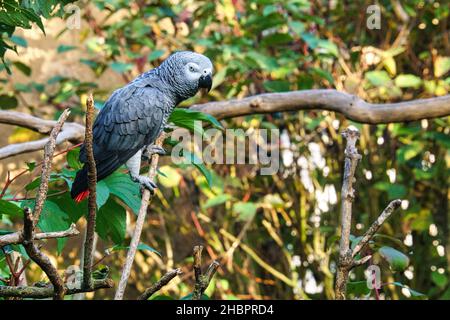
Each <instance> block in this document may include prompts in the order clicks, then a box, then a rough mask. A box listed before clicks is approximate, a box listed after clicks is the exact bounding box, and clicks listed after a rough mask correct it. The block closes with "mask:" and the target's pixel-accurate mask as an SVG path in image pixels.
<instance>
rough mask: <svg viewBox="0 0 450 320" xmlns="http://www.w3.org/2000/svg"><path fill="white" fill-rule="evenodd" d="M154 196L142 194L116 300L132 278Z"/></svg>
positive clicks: (160, 142)
mask: <svg viewBox="0 0 450 320" xmlns="http://www.w3.org/2000/svg"><path fill="white" fill-rule="evenodd" d="M164 139H165V134H164V132H163V133H161V134H160V136H159V137H158V139H156V142H155V145H157V146H160V147H161V146H162V145H163V142H164ZM158 161H159V155H158V154H153V155H152V158H151V163H150V169H149V171H148V177H149V178H150V179H152V180H153V179H155V177H156V169H157V167H158ZM152 198H153V196H152V195H151V194H150V191H148V190H147V189H144V191H143V193H142V200H141V207H140V209H139V213H138V217H137V219H136V225H135V227H134V232H133V236H132V238H131V242H130V248H129V249H128V252H127V258H126V260H125V265H124V267H123V270H122V275H121V277H120V281H119V285H118V287H117V291H116V295H115V297H114V299H115V300H122V299H123V295H124V293H125V288H126V287H127V282H128V278H129V277H130V272H131V267H132V265H133V261H134V257H135V255H136V251H137V247H138V245H139V242H140V239H141V233H142V228H143V226H144V222H145V217H146V216H147V208H148V205H149V204H150V201H151V200H152Z"/></svg>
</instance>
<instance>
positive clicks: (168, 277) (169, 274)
mask: <svg viewBox="0 0 450 320" xmlns="http://www.w3.org/2000/svg"><path fill="white" fill-rule="evenodd" d="M182 273H183V272H181V269H180V268H178V269H174V270H170V271H169V272H167V273H166V274H165V275H164V276H162V278H161V279H159V280H158V282H156V283H155V284H154V285H152V286H151V287H150V288H148V289H146V290H145V291H144V293H143V294H141V295H140V296H139V297H138V300H148V299H149V298H150V297H151V296H152V295H153V294H154V293H155V292H157V291H159V290H161V288H162V287H164V286H165V285H167V284H168V283H169V282H170V281H171V280H172V279H173V278H175V277H176V276H178V275H181V274H182Z"/></svg>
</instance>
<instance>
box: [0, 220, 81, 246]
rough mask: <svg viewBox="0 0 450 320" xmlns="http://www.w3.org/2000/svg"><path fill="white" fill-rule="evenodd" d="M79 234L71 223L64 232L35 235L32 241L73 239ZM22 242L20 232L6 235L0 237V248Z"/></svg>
mask: <svg viewBox="0 0 450 320" xmlns="http://www.w3.org/2000/svg"><path fill="white" fill-rule="evenodd" d="M79 234H80V232H79V231H78V230H77V229H76V226H75V224H74V223H72V225H71V226H70V228H69V229H67V230H64V231H56V232H43V233H36V234H35V235H34V240H44V239H55V238H66V237H73V236H76V235H79ZM22 242H23V233H22V232H21V231H19V232H13V233H8V234H5V235H3V236H0V247H3V246H6V245H8V244H19V243H22Z"/></svg>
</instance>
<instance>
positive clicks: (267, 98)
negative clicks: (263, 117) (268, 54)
mask: <svg viewBox="0 0 450 320" xmlns="http://www.w3.org/2000/svg"><path fill="white" fill-rule="evenodd" d="M190 109H192V110H196V111H202V112H205V113H209V114H211V115H213V116H214V117H216V118H217V119H219V120H220V119H225V118H233V117H239V116H245V115H249V114H256V113H273V112H286V111H299V110H314V109H318V110H329V111H334V112H337V113H341V114H342V115H344V116H345V117H346V118H348V119H350V120H354V121H357V122H360V123H369V124H380V123H391V122H406V121H415V120H421V119H429V118H437V117H445V116H449V115H450V95H446V96H442V97H435V98H429V99H417V100H411V101H403V102H398V103H385V104H374V103H368V102H365V101H364V100H362V99H360V98H358V97H356V96H354V95H351V94H348V93H345V92H340V91H337V90H326V89H317V90H302V91H290V92H283V93H265V94H260V95H255V96H251V97H247V98H244V99H233V100H228V101H217V102H208V103H204V104H198V105H193V106H191V107H190ZM0 123H3V124H11V125H18V126H21V127H25V128H28V129H31V130H34V131H37V132H40V133H44V134H46V133H49V132H50V130H51V128H53V127H54V126H55V124H56V122H55V121H50V120H43V119H40V118H37V117H33V116H30V115H28V114H25V113H21V112H16V111H4V110H0ZM83 137H84V127H83V126H81V125H79V124H77V123H73V122H72V123H67V124H65V126H64V128H63V131H62V133H61V137H60V138H59V139H58V140H57V144H60V143H62V142H64V141H73V142H80V141H82V140H83ZM47 141H48V140H47V139H41V140H38V141H32V142H24V143H19V144H13V145H9V146H6V147H4V148H0V159H4V158H8V157H11V156H14V155H17V154H21V153H26V152H32V151H36V150H40V149H42V147H43V146H44V144H45V143H46V142H47Z"/></svg>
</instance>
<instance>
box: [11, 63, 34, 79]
mask: <svg viewBox="0 0 450 320" xmlns="http://www.w3.org/2000/svg"><path fill="white" fill-rule="evenodd" d="M13 65H14V66H15V67H16V68H17V69H19V70H20V71H21V72H22V73H23V74H24V75H26V76H27V77H29V76H30V75H31V68H30V67H29V66H27V65H26V64H24V63H22V62H20V61H14V62H13Z"/></svg>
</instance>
